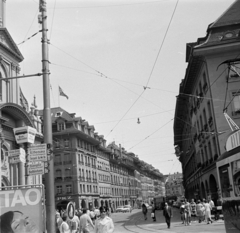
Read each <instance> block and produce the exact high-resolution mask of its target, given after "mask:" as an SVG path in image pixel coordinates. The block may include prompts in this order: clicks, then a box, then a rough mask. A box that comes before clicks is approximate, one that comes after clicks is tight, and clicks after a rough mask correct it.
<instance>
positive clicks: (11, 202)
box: [0, 187, 44, 232]
mask: <svg viewBox="0 0 240 233" xmlns="http://www.w3.org/2000/svg"><path fill="white" fill-rule="evenodd" d="M42 208H43V205H42V190H41V188H39V187H34V188H25V189H19V188H18V189H15V190H14V189H9V190H1V192H0V209H1V216H0V218H1V220H2V221H3V219H5V221H7V219H10V218H11V217H12V221H11V223H10V227H11V229H14V232H44V226H43V210H42ZM10 216H11V217H10ZM1 227H2V223H1ZM1 229H2V228H1ZM4 232H5V231H4Z"/></svg>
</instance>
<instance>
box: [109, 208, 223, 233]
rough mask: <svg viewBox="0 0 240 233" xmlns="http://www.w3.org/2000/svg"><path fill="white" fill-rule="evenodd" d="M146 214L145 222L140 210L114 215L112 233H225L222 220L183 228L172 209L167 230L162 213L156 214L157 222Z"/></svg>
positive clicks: (195, 223) (194, 223)
mask: <svg viewBox="0 0 240 233" xmlns="http://www.w3.org/2000/svg"><path fill="white" fill-rule="evenodd" d="M150 212H151V210H149V212H148V219H147V220H146V221H145V220H144V218H143V215H142V212H141V210H133V211H132V213H114V214H112V216H111V217H112V219H113V221H114V226H115V231H114V233H151V232H152V233H154V232H161V233H166V232H172V233H185V232H187V233H195V232H196V233H203V232H204V233H214V232H216V233H225V232H226V231H225V226H224V222H223V221H222V220H219V221H214V222H213V223H212V224H207V223H206V222H203V223H198V222H197V221H192V223H191V225H190V226H184V225H183V224H182V222H181V221H180V214H179V209H173V218H172V224H171V228H170V229H168V228H167V225H166V223H165V219H164V217H163V216H162V211H157V212H156V218H157V221H156V222H153V221H152V219H151V217H150Z"/></svg>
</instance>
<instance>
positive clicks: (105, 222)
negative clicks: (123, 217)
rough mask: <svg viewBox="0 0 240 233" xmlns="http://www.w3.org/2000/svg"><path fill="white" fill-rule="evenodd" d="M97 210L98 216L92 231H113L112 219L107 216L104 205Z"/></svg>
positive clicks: (108, 232) (104, 232)
mask: <svg viewBox="0 0 240 233" xmlns="http://www.w3.org/2000/svg"><path fill="white" fill-rule="evenodd" d="M99 210H100V218H99V219H98V220H96V224H95V228H94V233H113V231H114V225H113V220H112V219H111V218H110V217H108V216H107V208H106V207H105V206H101V207H100V209H99Z"/></svg>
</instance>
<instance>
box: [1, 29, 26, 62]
mask: <svg viewBox="0 0 240 233" xmlns="http://www.w3.org/2000/svg"><path fill="white" fill-rule="evenodd" d="M0 48H1V50H3V51H5V52H6V53H9V54H11V56H12V57H13V58H14V59H16V60H17V62H21V61H22V60H23V59H24V58H23V55H22V54H21V52H20V51H19V49H18V47H17V45H16V44H15V42H14V40H13V39H12V37H11V35H10V34H9V32H8V30H7V29H6V28H0Z"/></svg>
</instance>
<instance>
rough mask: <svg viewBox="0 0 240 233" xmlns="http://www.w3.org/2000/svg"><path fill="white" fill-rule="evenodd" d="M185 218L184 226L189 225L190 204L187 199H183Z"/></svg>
mask: <svg viewBox="0 0 240 233" xmlns="http://www.w3.org/2000/svg"><path fill="white" fill-rule="evenodd" d="M185 219H186V220H185V226H186V225H191V206H190V203H189V202H188V201H187V199H185Z"/></svg>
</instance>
